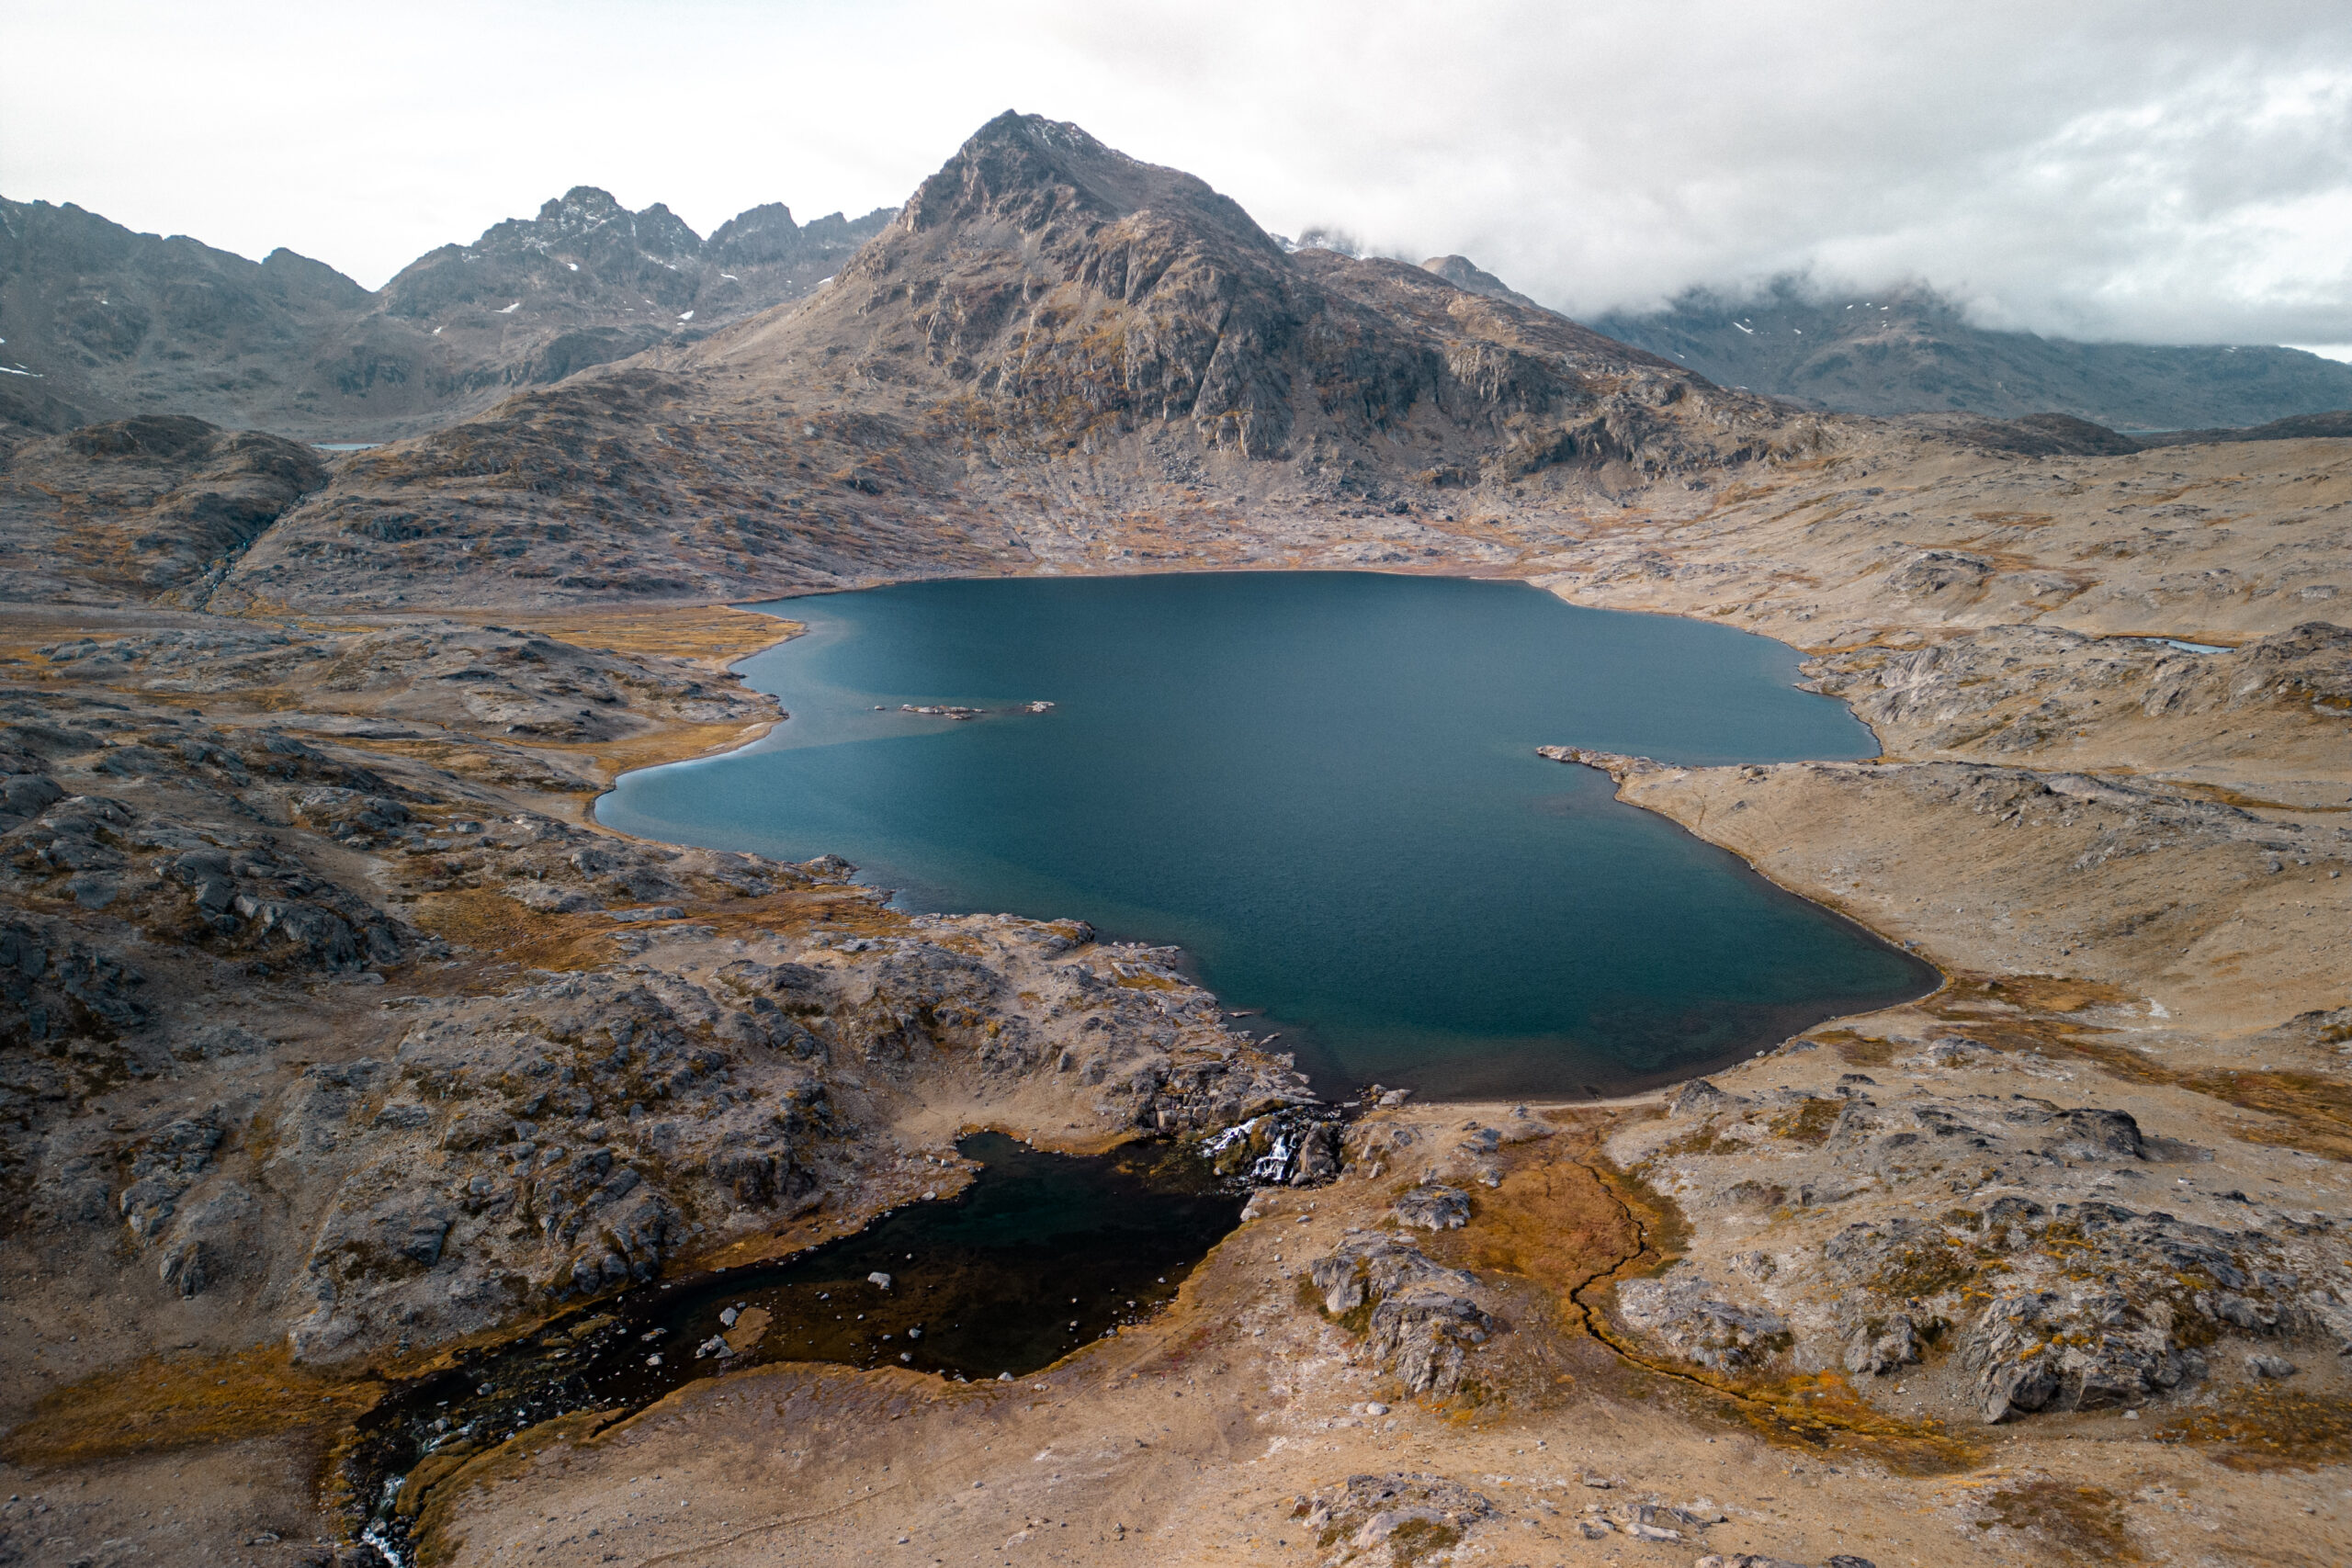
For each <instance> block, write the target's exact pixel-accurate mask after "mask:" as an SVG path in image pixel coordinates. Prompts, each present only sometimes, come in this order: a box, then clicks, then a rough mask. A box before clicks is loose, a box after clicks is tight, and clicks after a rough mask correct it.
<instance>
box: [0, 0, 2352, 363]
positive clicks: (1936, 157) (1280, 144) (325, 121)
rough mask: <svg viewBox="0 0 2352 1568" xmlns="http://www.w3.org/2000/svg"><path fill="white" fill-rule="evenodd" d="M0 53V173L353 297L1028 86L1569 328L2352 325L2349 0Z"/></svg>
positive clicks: (931, 142) (828, 11)
mask: <svg viewBox="0 0 2352 1568" xmlns="http://www.w3.org/2000/svg"><path fill="white" fill-rule="evenodd" d="M0 58H6V60H8V61H9V62H10V69H9V71H8V78H9V85H8V88H7V90H6V93H5V94H0V195H6V196H7V197H13V198H16V199H17V200H28V199H35V198H39V199H46V200H50V201H74V202H78V203H80V204H81V205H82V206H84V207H85V208H88V209H91V210H93V211H96V212H100V213H103V214H105V215H106V216H107V217H109V218H112V219H115V220H118V221H119V222H123V223H127V224H129V225H130V226H131V227H133V228H138V229H145V230H153V231H161V232H166V233H172V232H184V233H189V234H193V235H195V236H196V237H198V239H201V240H204V241H206V242H207V243H211V244H215V245H219V246H221V247H223V248H225V249H229V250H233V251H238V252H242V253H243V254H248V255H253V256H259V255H262V254H265V253H266V252H267V251H268V250H270V249H271V248H272V247H274V246H277V245H281V244H282V245H288V246H291V247H292V248H293V249H295V250H297V251H300V252H302V253H303V254H307V255H311V256H315V257H317V258H319V259H320V260H322V261H325V262H328V263H330V264H332V265H335V266H337V267H340V268H342V269H343V270H344V271H345V272H348V273H350V274H351V275H352V276H355V277H356V278H358V279H359V280H360V281H361V282H363V283H365V284H368V286H370V287H374V286H377V285H379V284H381V283H382V282H383V281H384V280H385V278H387V277H389V276H390V275H391V274H392V273H393V272H394V271H395V270H397V269H398V268H399V267H400V266H401V265H402V264H404V263H406V262H407V261H409V260H411V259H412V258H413V257H414V256H416V255H417V254H420V253H422V252H424V251H425V250H428V249H430V248H432V247H433V246H435V245H437V244H441V243H447V242H448V241H451V240H468V239H471V238H472V237H473V236H475V235H477V234H479V233H480V232H481V231H482V230H483V229H485V228H487V227H488V226H489V225H490V224H492V223H493V222H496V221H497V220H500V219H502V218H506V217H511V216H525V215H528V214H530V213H532V212H534V211H536V210H537V207H538V204H539V203H540V202H541V201H542V200H544V199H545V198H547V197H550V196H553V195H556V194H558V193H560V191H562V190H564V189H565V188H567V187H569V186H572V185H575V184H588V185H599V186H605V187H606V188H607V189H609V190H611V191H612V192H613V193H614V194H615V195H616V196H617V197H619V198H620V199H621V200H622V201H623V202H625V203H627V204H628V205H629V206H631V207H633V208H637V207H643V206H645V205H647V204H649V203H651V202H655V201H662V202H667V203H668V204H669V205H670V207H671V208H672V209H673V210H675V211H676V212H677V213H678V214H679V215H680V216H682V217H684V219H685V220H687V221H688V222H689V223H691V224H693V225H694V226H695V228H696V229H697V230H699V231H703V232H705V233H707V232H709V231H710V230H711V229H713V228H714V227H716V226H717V225H718V223H720V222H722V221H724V220H726V219H727V218H729V217H730V216H732V215H733V214H734V213H736V212H737V211H739V210H741V209H743V208H746V207H750V206H752V205H755V204H757V203H759V202H763V201H776V200H781V201H784V202H786V203H788V204H789V205H790V206H791V207H792V209H793V211H794V212H795V214H796V215H797V216H799V217H801V218H802V219H804V220H805V219H808V218H810V217H814V216H817V215H819V214H821V213H824V212H828V211H831V210H833V209H844V210H847V211H849V212H851V213H853V214H854V213H857V212H862V211H865V210H867V209H872V208H875V207H877V206H885V205H895V204H896V203H898V202H899V200H900V199H902V198H903V197H905V195H906V193H907V192H908V191H909V190H910V189H911V188H912V186H914V184H915V183H916V182H917V181H918V180H920V179H921V178H922V176H923V175H926V174H928V173H929V172H931V171H932V170H933V169H934V168H936V167H937V166H938V165H939V164H941V163H942V162H943V161H944V159H945V158H946V157H947V155H948V154H949V153H950V152H953V151H954V149H955V147H956V144H957V143H958V142H959V141H962V140H963V139H964V138H965V137H966V136H967V135H969V134H970V133H971V131H972V130H974V129H975V128H976V127H978V125H979V124H980V123H981V122H982V121H984V120H985V119H987V118H989V116H990V115H993V114H995V113H996V112H998V111H999V110H1001V109H1003V108H1006V107H1017V108H1020V109H1023V110H1024V111H1028V112H1034V113H1042V114H1046V115H1051V116H1053V117H1054V118H1062V119H1073V120H1076V121H1078V122H1079V123H1080V124H1081V125H1083V126H1085V127H1086V128H1087V129H1088V130H1091V131H1093V132H1094V133H1095V134H1096V135H1098V136H1100V137H1102V138H1103V140H1104V141H1108V142H1110V143H1111V144H1112V145H1114V146H1115V147H1118V148H1120V149H1122V150H1123V151H1125V152H1130V153H1132V154H1134V155H1135V156H1136V157H1139V158H1144V159H1148V160H1149V161H1151V162H1154V163H1161V164H1174V165H1177V166H1179V167H1182V168H1185V169H1189V170H1191V171H1192V172H1193V173H1194V174H1197V175H1201V176H1202V177H1203V178H1204V179H1206V180H1208V181H1209V182H1210V183H1211V184H1212V185H1214V186H1217V187H1218V188H1219V189H1221V190H1223V191H1225V192H1227V194H1229V195H1231V196H1233V197H1236V198H1237V199H1238V200H1239V201H1240V202H1241V203H1242V204H1243V205H1244V206H1245V207H1247V208H1248V209H1250V212H1251V213H1252V214H1253V215H1254V216H1255V217H1256V218H1257V219H1258V220H1259V221H1260V222H1261V223H1262V224H1264V225H1265V226H1266V227H1267V228H1269V229H1272V230H1275V231H1283V232H1288V233H1294V234H1295V233H1297V232H1299V231H1302V230H1304V229H1306V228H1307V227H1309V226H1311V225H1316V224H1323V225H1329V226H1332V227H1335V228H1340V229H1343V230H1345V231H1349V232H1351V233H1352V234H1354V235H1356V236H1358V237H1360V238H1361V239H1362V240H1363V242H1364V243H1366V244H1368V245H1370V246H1372V247H1374V248H1376V249H1378V250H1381V251H1384V252H1389V253H1393V254H1402V255H1407V256H1409V257H1413V258H1415V259H1418V258H1419V257H1421V256H1424V255H1429V254H1439V253H1443V252H1454V251H1458V252H1461V253H1463V254H1467V255H1469V256H1471V257H1473V258H1474V259H1476V261H1478V262H1479V263H1480V264H1481V265H1485V266H1487V267H1488V268H1489V269H1490V270H1492V271H1495V272H1497V273H1499V274H1500V275H1501V276H1503V277H1504V278H1506V279H1507V280H1508V281H1510V283H1511V284H1513V285H1514V286H1516V287H1518V288H1521V289H1523V290H1525V291H1526V292H1528V293H1530V294H1532V295H1534V296H1535V297H1536V298H1538V299H1542V300H1544V302H1545V303H1547V304H1552V305H1555V306H1558V307H1560V308H1562V309H1565V310H1569V311H1571V312H1572V313H1577V314H1586V315H1590V314H1598V313H1600V312H1601V311H1603V310H1608V309H1611V308H1612V307H1629V308H1636V309H1638V308H1642V307H1645V306H1648V305H1653V304H1656V303H1657V302H1659V301H1660V300H1662V299H1666V298H1667V297H1668V296H1670V295H1672V294H1673V293H1675V292H1676V291H1677V290H1679V289H1680V288H1685V287H1687V286H1690V285H1693V284H1704V285H1711V286H1714V287H1718V288H1732V287H1737V286H1739V285H1741V284H1743V283H1744V282H1748V281H1751V280H1755V279H1758V278H1762V277H1765V276H1770V275H1772V274H1775V273H1779V272H1783V271H1789V270H1806V271H1810V272H1811V273H1812V274H1813V275H1814V276H1815V277H1816V278H1818V279H1820V280H1822V281H1823V282H1824V283H1825V284H1829V285H1833V286H1843V285H1848V284H1850V285H1854V286H1857V287H1860V288H1870V287H1872V286H1876V285H1879V284H1882V283H1885V282H1890V281H1894V280H1897V279H1901V278H1906V277H1916V278H1920V279H1924V280H1926V281H1928V282H1929V283H1931V284H1933V285H1935V286H1936V287H1938V288H1942V289H1944V290H1946V291H1947V292H1949V293H1951V294H1953V295H1954V296H1956V297H1958V298H1960V299H1962V300H1964V301H1965V302H1966V303H1967V304H1968V305H1969V307H1970V308H1971V310H1972V311H1973V312H1974V314H1975V315H1976V316H1977V318H1978V319H1979V320H1980V321H1983V322H1985V324H1988V325H1998V326H2022V327H2028V328H2031V329H2033V330H2037V331H2041V332H2044V333H2060V334H2064V335H2071V336H2081V337H2126V338H2139V339H2145V340H2152V341H2170V342H2209V341H2220V342H2244V343H2278V342H2286V343H2301V344H2352V5H2346V4H2345V3H2344V0H2310V3H2305V0H2267V3H2263V0H2237V3H2235V4H2206V3H2198V4H2165V3H2163V0H2133V3H2130V4H2125V3H2122V0H2031V3H2019V0H1972V3H1970V4H1967V5H1960V4H1951V3H1939V4H1933V5H1925V4H1901V3H1891V0H1854V3H1848V0H1814V3H1809V4H1774V3H1770V0H1736V3H1734V0H1726V3H1720V4H1719V3H1714V0H1691V3H1685V4H1673V3H1669V0H1650V3H1639V0H1634V3H1623V0H1594V3H1588V4H1582V5H1577V4H1568V3H1560V0H1555V3H1551V4H1521V3H1516V0H1456V3H1454V4H1450V5H1443V6H1438V5H1383V4H1380V3H1378V0H1329V3H1326V0H1305V3H1299V4H1283V3H1282V0H1182V4H1171V3H1168V0H1119V3H1116V4H1106V3H1104V0H1014V3H1009V4H986V3H982V0H964V3H961V4H945V5H942V4H930V3H918V0H905V3H895V0H881V3H868V4H863V5H813V4H790V3H775V0H770V3H765V4H750V3H743V0H662V3H661V4H651V3H633V0H565V3H564V4H560V5H538V4H503V3H501V0H469V3H466V4H437V3H433V0H404V3H401V4H394V5H379V6H334V5H321V4H318V3H317V0H309V3H306V4H301V5H280V4H275V3H247V4H211V5H191V4H187V3H185V0H181V3H158V0H71V3H68V4H51V3H47V0H9V4H7V5H6V7H5V8H0Z"/></svg>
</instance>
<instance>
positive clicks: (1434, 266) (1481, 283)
mask: <svg viewBox="0 0 2352 1568" xmlns="http://www.w3.org/2000/svg"><path fill="white" fill-rule="evenodd" d="M1421 270H1422V271H1423V272H1433V273H1435V274H1437V276H1440V277H1442V278H1443V279H1445V280H1446V281H1447V282H1448V283H1451V284H1452V285H1453V287H1455V288H1461V289H1466V290H1468V291H1469V292H1470V293H1472V294H1483V295H1485V296H1486V297H1487V299H1508V300H1510V302H1511V303H1512V304H1514V305H1524V306H1526V307H1528V309H1530V310H1542V309H1543V308H1544V307H1543V306H1541V305H1538V304H1537V303H1536V302H1535V301H1534V300H1532V299H1529V298H1528V297H1527V296H1526V295H1524V294H1521V292H1520V291H1519V290H1518V289H1516V288H1512V287H1511V286H1510V284H1508V283H1505V282H1504V281H1503V280H1502V279H1501V278H1499V277H1497V276H1495V275H1494V274H1493V273H1491V272H1488V271H1487V269H1486V268H1485V267H1482V266H1480V265H1478V264H1477V263H1476V262H1474V261H1472V260H1471V259H1470V258H1469V257H1468V256H1431V257H1430V259H1429V260H1427V261H1425V262H1423V263H1422V264H1421Z"/></svg>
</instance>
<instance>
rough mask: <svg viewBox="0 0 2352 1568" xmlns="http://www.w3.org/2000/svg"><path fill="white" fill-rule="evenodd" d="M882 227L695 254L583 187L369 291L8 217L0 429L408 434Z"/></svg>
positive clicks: (320, 436) (198, 247)
mask: <svg viewBox="0 0 2352 1568" xmlns="http://www.w3.org/2000/svg"><path fill="white" fill-rule="evenodd" d="M888 217H889V214H888V212H887V211H883V212H870V213H868V214H866V215H865V217H863V218H860V219H857V220H848V219H845V218H843V217H842V215H841V214H840V213H834V214H832V215H831V216H830V217H826V218H820V219H819V220H816V221H815V222H813V223H809V224H807V225H805V226H804V225H802V224H799V223H797V222H795V221H794V220H793V217H792V214H791V212H790V211H789V210H788V209H786V208H785V207H783V206H782V205H781V204H779V203H775V202H771V203H769V204H767V205H766V206H763V207H755V208H752V209H751V210H750V211H748V212H743V213H740V214H738V215H737V216H736V217H734V218H731V219H729V220H728V221H727V222H725V223H723V224H721V225H719V227H718V230H717V231H716V232H714V233H712V234H711V235H710V237H709V238H708V239H707V240H706V239H704V238H703V237H702V236H701V235H699V234H696V233H695V231H693V230H692V229H690V228H688V227H687V226H686V225H685V224H684V222H682V221H681V220H679V219H678V218H677V216H676V215H675V214H673V213H672V212H671V211H670V209H668V208H666V207H663V206H662V205H661V204H660V203H658V202H657V203H656V204H654V205H653V206H651V207H649V208H647V209H645V210H644V211H642V212H629V211H628V210H627V209H623V208H622V207H621V206H620V204H619V203H617V202H616V201H615V200H614V199H613V198H612V197H611V196H610V195H609V194H607V193H606V192H605V191H601V190H598V189H596V188H594V186H577V187H575V188H573V189H571V190H570V191H567V192H566V193H565V194H564V195H563V196H562V197H559V198H557V199H556V200H553V201H549V202H548V203H547V204H546V205H545V206H543V207H542V208H540V209H539V213H538V216H537V218H532V219H510V220H507V221H506V222H503V223H498V224H494V225H492V227H491V228H490V229H489V230H488V231H486V232H485V233H483V234H482V236H481V238H480V239H479V240H476V241H475V242H474V243H471V244H469V245H456V244H452V245H444V246H442V247H441V248H440V249H439V250H436V251H433V252H430V253H428V254H424V255H423V256H420V257H418V258H417V259H416V260H415V261H413V262H411V263H410V264H409V265H407V266H406V267H403V268H402V269H401V272H400V274H399V275H398V276H395V277H394V278H393V279H392V280H391V281H390V283H388V284H386V285H385V286H384V287H383V288H380V289H379V290H377V291H375V292H373V293H370V292H369V291H368V290H367V289H365V288H361V287H360V286H359V285H358V284H357V283H355V282H353V281H352V280H351V279H350V278H348V277H345V276H343V274H341V273H339V272H336V271H335V270H334V268H333V267H330V266H327V265H324V264H323V263H321V262H315V261H312V260H311V259H310V258H309V257H307V256H301V255H297V254H294V253H293V252H292V251H288V250H284V249H279V250H276V251H272V252H271V253H270V254H268V255H267V256H266V257H265V258H264V259H263V260H261V261H259V262H253V261H248V260H246V259H245V258H244V257H243V256H239V255H232V254H230V253H228V252H226V251H219V250H214V249H213V248H211V247H210V246H209V245H205V244H202V243H198V241H195V240H192V239H189V238H188V237H187V236H186V235H179V234H175V235H173V236H171V237H170V238H168V239H165V238H161V237H158V236H156V235H153V234H141V233H135V232H133V231H130V230H129V229H126V228H124V227H122V226H121V225H120V224H118V223H111V222H108V221H107V220H106V219H104V218H101V217H99V216H97V215H96V213H91V212H85V211H84V210H82V209H80V208H78V207H75V206H73V205H72V204H70V203H69V204H67V205H65V206H63V207H53V206H51V205H50V204H49V203H47V202H40V201H35V202H17V201H6V200H0V344H5V346H0V368H5V369H6V371H7V372H8V373H7V374H6V375H4V376H0V382H5V383H6V385H0V427H5V426H6V424H9V423H16V424H20V425H24V426H27V427H28V428H30V429H32V430H35V431H39V432H42V433H47V434H62V432H64V431H66V430H68V429H71V428H73V427H74V426H75V425H80V424H86V423H93V422H97V421H105V420H112V419H121V418H126V417H131V416H136V415H141V414H153V413H168V414H186V415H194V416H197V417H199V418H202V419H205V420H207V421H209V422H211V423H218V424H224V425H234V426H240V427H243V426H259V427H261V428H264V429H266V430H269V431H272V432H274V433H276V434H280V435H285V436H289V437H292V438H295V439H298V440H303V441H322V442H368V441H381V440H385V439H388V438H390V437H392V436H395V435H404V434H413V433H414V432H417V431H420V430H429V429H432V428H434V427H435V426H437V425H439V424H442V423H447V421H448V420H450V419H452V418H455V417H457V416H458V415H459V414H462V413H466V412H472V411H474V410H477V409H480V408H482V407H484V406H486V405H487V404H489V403H491V402H493V401H495V400H497V399H499V398H501V397H503V396H504V395H506V393H507V392H508V391H510V390H511V389H514V388H515V387H527V386H538V385H544V384H546V383H548V382H551V381H558V380H560V379H562V378H564V377H566V376H568V375H570V374H571V373H572V372H573V371H575V370H578V369H580V368H582V367H584V366H589V365H598V364H603V363H605V361H607V360H613V359H621V358H626V357H627V356H628V355H632V354H635V353H637V352H639V350H641V349H644V348H646V347H649V346H650V345H651V344H657V343H666V342H669V341H672V340H673V339H676V338H680V337H693V336H697V335H699V334H700V333H703V332H706V331H707V330H708V329H709V328H710V327H712V326H714V325H716V324H718V323H720V322H723V321H728V320H729V319H731V318H734V317H737V316H741V315H744V314H747V313H749V312H752V311H754V310H763V309H764V308H766V307H768V306H771V305H774V304H776V303H777V302H779V301H781V300H786V299H797V298H799V297H800V296H802V295H804V294H806V293H808V292H809V289H810V288H814V287H815V286H816V284H817V283H818V281H819V280H820V279H821V278H822V277H824V276H827V275H829V274H830V273H831V272H832V270H833V269H834V268H835V267H836V266H838V265H840V264H841V263H842V262H843V261H845V260H847V259H848V258H849V256H850V255H851V254H854V252H855V251H856V250H857V248H858V246H859V245H860V244H862V243H865V240H866V239H867V238H868V237H869V236H870V235H872V234H873V233H874V232H875V231H876V230H877V229H879V228H880V227H881V225H882V223H883V221H884V220H887V219H888Z"/></svg>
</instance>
